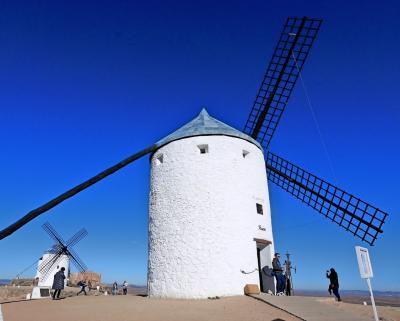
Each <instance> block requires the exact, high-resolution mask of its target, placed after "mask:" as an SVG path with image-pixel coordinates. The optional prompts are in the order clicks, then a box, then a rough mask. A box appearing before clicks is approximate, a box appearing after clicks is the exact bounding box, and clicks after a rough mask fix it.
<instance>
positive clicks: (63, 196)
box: [0, 145, 157, 243]
mask: <svg viewBox="0 0 400 321" xmlns="http://www.w3.org/2000/svg"><path fill="white" fill-rule="evenodd" d="M156 148H157V146H156V145H152V146H150V147H148V148H146V149H143V150H141V151H140V152H137V153H135V154H133V155H131V156H129V157H128V158H126V159H124V160H123V161H121V162H119V163H117V164H115V165H114V166H112V167H110V168H107V169H106V170H104V171H102V172H101V173H99V174H97V175H95V176H93V177H92V178H90V179H88V180H87V181H85V182H83V183H81V184H79V185H77V186H75V187H73V188H71V189H70V190H68V191H66V192H65V193H63V194H61V195H59V196H57V197H56V198H54V199H52V200H51V201H49V202H47V203H46V204H44V205H42V206H40V207H38V208H36V209H34V210H32V211H30V212H29V213H28V214H26V215H25V216H23V217H22V218H21V219H19V220H18V221H16V222H15V223H14V224H11V225H10V226H8V227H6V228H5V229H3V230H1V231H0V240H2V239H4V238H5V237H7V236H9V235H10V234H12V233H14V232H15V231H16V230H18V229H20V228H21V227H22V226H24V225H25V224H27V223H28V222H30V221H31V220H33V219H34V218H36V217H38V216H39V215H40V214H43V213H45V212H47V211H48V210H50V209H52V208H53V207H55V206H57V205H58V204H60V203H62V202H64V201H65V200H66V199H68V198H70V197H72V196H74V195H76V194H78V193H79V192H82V191H83V190H85V189H86V188H88V187H90V186H92V185H94V184H96V183H97V182H99V181H101V180H102V179H103V178H106V177H107V176H109V175H111V174H113V173H115V172H116V171H118V170H120V169H121V168H123V167H125V166H127V165H129V164H130V163H132V162H134V161H135V160H137V159H139V158H141V157H143V156H145V155H147V154H149V153H151V152H153V151H155V150H156ZM49 235H50V236H51V237H52V238H54V239H55V240H56V241H58V242H60V241H61V242H60V243H65V242H64V241H62V240H57V238H58V236H57V235H56V234H54V233H53V235H51V233H49Z"/></svg>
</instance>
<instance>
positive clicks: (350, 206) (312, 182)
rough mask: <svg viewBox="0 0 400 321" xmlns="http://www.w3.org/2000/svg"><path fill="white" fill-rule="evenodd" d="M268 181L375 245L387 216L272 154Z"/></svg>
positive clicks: (268, 164)
mask: <svg viewBox="0 0 400 321" xmlns="http://www.w3.org/2000/svg"><path fill="white" fill-rule="evenodd" d="M266 166H267V171H268V179H269V180H270V181H271V182H273V183H274V184H276V185H278V186H279V187H281V188H283V189H284V190H285V191H287V192H289V193H290V194H292V195H293V196H294V197H296V198H298V199H299V200H301V201H302V202H303V203H306V204H307V205H308V206H311V207H312V208H313V209H315V210H316V211H318V212H320V213H321V214H323V215H324V216H325V217H327V218H329V219H330V220H331V221H332V222H335V223H336V224H338V225H339V226H341V227H343V228H345V229H346V230H347V231H349V232H351V233H352V234H353V235H355V236H356V237H358V238H360V239H362V240H363V241H365V242H367V243H368V244H370V245H373V244H374V242H375V240H376V238H377V237H378V235H379V233H382V232H383V231H382V225H383V224H384V223H385V220H386V217H387V213H385V212H383V211H381V210H380V209H378V208H377V207H375V206H372V205H371V204H369V203H367V202H364V201H362V200H361V199H360V198H358V197H355V196H354V195H351V194H349V193H347V192H345V191H344V190H342V189H340V188H338V187H336V186H334V185H332V184H331V183H328V182H327V181H325V180H323V179H321V178H318V177H317V176H315V175H313V174H311V173H309V172H307V171H305V170H304V169H302V168H300V167H299V166H297V165H294V164H293V163H291V162H289V161H287V160H285V159H283V158H282V157H279V156H277V155H275V154H273V153H271V152H268V154H267V160H266Z"/></svg>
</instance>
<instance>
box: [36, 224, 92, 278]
mask: <svg viewBox="0 0 400 321" xmlns="http://www.w3.org/2000/svg"><path fill="white" fill-rule="evenodd" d="M42 227H43V229H44V230H45V231H46V233H47V234H48V235H49V236H50V237H51V238H52V239H53V240H54V241H55V242H56V243H55V244H54V245H53V246H52V248H51V249H50V250H49V251H47V252H46V253H44V255H43V257H41V258H40V260H39V262H38V270H37V274H36V277H37V278H39V284H38V285H39V286H52V284H53V276H54V274H55V273H56V272H57V271H58V270H59V269H61V267H64V268H65V272H64V273H65V276H66V277H68V274H69V270H70V269H69V263H70V262H72V263H73V264H74V265H75V267H76V268H77V269H78V271H80V272H84V271H86V270H87V267H86V265H85V263H83V261H82V260H81V259H80V258H79V256H78V254H77V253H76V252H75V250H74V249H73V248H72V247H73V246H74V245H76V244H77V243H78V242H80V241H81V240H82V239H83V238H84V237H85V236H86V235H87V234H88V232H87V231H86V229H84V228H82V229H80V230H79V231H78V232H77V233H75V234H74V236H72V237H71V238H70V239H69V240H68V241H64V239H63V238H62V237H61V235H60V234H59V233H57V231H56V230H55V229H54V228H53V227H52V226H51V225H50V223H48V222H46V223H45V224H43V225H42Z"/></svg>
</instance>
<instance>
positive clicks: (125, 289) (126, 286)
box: [122, 281, 128, 295]
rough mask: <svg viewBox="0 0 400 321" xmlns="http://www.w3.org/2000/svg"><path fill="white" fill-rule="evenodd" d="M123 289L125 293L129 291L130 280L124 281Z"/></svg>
mask: <svg viewBox="0 0 400 321" xmlns="http://www.w3.org/2000/svg"><path fill="white" fill-rule="evenodd" d="M122 291H123V293H124V295H126V294H127V293H128V282H126V281H124V283H122Z"/></svg>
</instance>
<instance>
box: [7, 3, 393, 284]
mask: <svg viewBox="0 0 400 321" xmlns="http://www.w3.org/2000/svg"><path fill="white" fill-rule="evenodd" d="M399 11H400V5H399V4H397V3H396V2H395V1H393V2H390V1H383V2H382V1H381V2H379V3H378V2H376V1H374V2H369V1H335V2H332V1H316V2H306V3H304V2H302V3H300V2H298V1H286V2H284V3H280V2H276V1H274V2H272V1H254V2H252V1H246V2H235V1H233V2H232V1H230V2H226V3H223V2H218V3H215V2H201V3H197V4H193V3H190V2H168V3H167V2H164V1H146V3H143V2H134V1H96V2H89V1H80V2H73V3H71V2H67V1H57V2H54V1H26V2H24V1H13V2H12V1H5V2H2V3H1V4H0V12H2V14H1V15H2V17H1V20H0V40H1V44H2V45H1V49H0V70H1V73H0V178H1V180H0V223H1V224H0V225H1V226H0V228H3V227H6V226H8V225H9V224H10V223H12V222H14V221H15V220H16V219H18V218H19V217H21V216H22V215H24V214H25V213H26V212H28V211H29V210H31V209H33V208H35V207H37V206H39V205H41V204H43V203H45V202H46V201H48V200H50V199H51V198H53V197H54V196H57V195H58V194H60V193H62V192H64V191H65V190H67V189H69V188H70V187H72V186H74V185H76V184H78V183H80V182H81V181H83V180H85V179H87V178H89V177H91V176H93V175H94V174H96V173H98V172H99V171H101V170H103V169H104V168H106V167H109V166H111V165H113V164H114V163H116V162H118V161H120V160H121V159H122V158H124V157H126V156H128V155H130V154H132V153H134V152H135V151H138V150H140V149H142V148H144V147H147V146H148V145H150V144H152V143H153V142H155V141H156V140H158V139H160V138H162V137H164V136H165V135H167V134H168V133H170V132H171V131H173V130H175V129H176V128H178V127H180V126H181V125H183V124H184V123H186V122H187V121H189V120H190V119H192V118H193V117H195V116H196V115H197V113H198V112H199V111H200V107H201V106H203V105H204V106H207V108H208V111H209V113H210V114H211V115H212V116H214V117H216V118H218V119H220V120H222V121H224V122H226V123H227V124H229V125H231V126H234V127H236V128H238V129H242V128H243V126H244V123H245V120H246V118H247V115H248V113H249V111H250V108H251V105H252V102H253V100H254V97H255V94H256V92H257V90H258V87H259V85H260V82H261V79H262V77H263V74H264V70H265V67H266V64H267V62H268V61H269V59H270V56H271V54H272V51H273V49H274V46H275V44H276V42H277V40H278V36H279V32H280V30H281V28H282V25H283V23H284V21H285V19H286V17H287V16H303V15H307V16H310V17H318V18H323V19H324V23H323V25H322V29H321V32H320V34H319V36H318V38H317V40H316V42H315V45H314V47H313V50H312V52H311V55H310V56H309V59H308V61H307V62H306V65H305V68H304V73H303V77H304V79H305V82H306V86H307V89H308V92H309V95H310V98H311V100H312V103H313V106H314V110H315V114H316V117H317V120H318V124H319V126H320V128H321V132H322V136H323V139H324V141H325V144H326V146H327V149H328V152H329V155H330V158H331V160H332V164H333V172H332V170H331V168H330V166H329V163H328V161H327V157H326V154H325V152H324V149H323V146H322V144H321V141H320V138H319V135H318V132H317V129H316V126H315V124H314V121H313V118H312V115H311V113H310V110H309V108H308V106H307V103H306V98H305V95H304V92H303V91H302V88H301V86H300V83H299V84H297V86H296V88H295V90H294V92H293V95H292V97H291V99H290V102H289V104H288V106H287V108H286V111H285V113H284V115H283V117H282V120H281V123H280V126H279V128H278V130H277V131H276V134H275V137H274V139H273V141H272V143H271V150H272V151H274V152H275V153H277V154H278V155H280V156H282V157H284V158H286V159H289V160H290V161H292V162H294V163H295V164H297V165H299V166H301V167H303V168H306V169H308V170H309V171H311V172H313V173H314V174H316V175H318V176H320V177H322V178H325V179H327V180H328V181H331V182H336V183H337V185H338V186H339V187H341V188H343V189H345V190H346V191H349V192H351V193H353V194H355V195H356V196H359V197H361V198H362V199H364V200H366V201H367V202H370V203H372V204H373V205H376V206H378V207H380V208H381V209H382V210H385V211H387V212H389V213H390V216H389V219H388V221H387V223H386V224H385V226H384V234H383V235H382V236H381V237H380V238H379V239H378V241H377V242H376V245H375V246H374V247H372V248H370V254H371V257H372V264H373V268H374V272H375V277H374V279H373V281H372V282H373V286H374V288H376V289H379V290H400V276H399V273H398V266H399V265H400V258H399V256H398V255H397V253H398V244H399V241H398V230H399V229H400V220H399V214H398V213H399V210H400V205H399V203H398V197H399V192H398V182H399V181H400V174H399V172H398V171H397V170H396V168H397V165H398V164H399V162H400V153H399V150H400V143H399V129H398V124H399V123H400V111H399V100H400V93H399V90H398V88H399V84H398V79H399V74H400V63H399V58H398V54H399V52H400V41H399V40H400V36H399V32H398V30H399V22H398V16H399V13H400V12H399ZM148 185H149V162H148V158H147V157H145V158H143V159H141V160H140V161H137V162H136V163H134V164H132V165H130V166H129V167H127V168H125V169H123V170H121V171H120V172H118V173H117V174H115V175H113V176H111V177H109V178H107V179H106V180H104V181H102V182H101V183H99V184H97V185H95V186H93V187H91V188H90V189H88V190H86V191H84V192H82V193H81V194H79V195H77V196H76V197H74V198H73V199H70V200H68V201H66V202H65V203H63V204H61V205H60V206H58V207H56V208H54V209H52V210H51V211H50V212H48V213H47V214H44V215H43V216H41V217H39V218H37V219H36V220H34V221H32V222H31V223H29V224H28V225H26V226H25V227H24V228H22V229H21V230H19V231H17V232H16V233H15V234H13V235H12V236H10V237H8V238H6V239H4V240H2V241H1V242H0V257H1V260H0V262H1V263H0V264H1V265H0V278H11V277H13V276H15V275H16V274H17V273H18V272H19V271H21V270H23V269H24V268H25V267H26V266H28V265H29V264H31V263H32V262H33V261H34V260H35V259H36V258H38V257H39V256H40V255H41V253H42V252H43V250H45V249H46V248H48V247H49V246H50V245H51V240H50V239H49V238H48V237H47V235H46V234H45V233H44V231H43V230H42V229H41V225H42V224H43V223H44V222H46V221H49V222H50V223H51V224H53V225H54V226H55V228H56V229H57V230H58V231H60V233H61V234H62V235H63V236H64V237H65V238H68V237H69V236H71V235H72V234H73V233H74V232H75V231H77V230H78V229H79V228H80V227H82V226H85V227H86V228H87V230H88V231H89V235H88V237H87V238H86V239H84V240H83V241H82V242H81V243H79V244H78V245H77V246H76V248H75V249H76V250H77V252H78V253H79V254H80V256H81V257H82V259H83V260H84V261H85V263H86V264H87V265H88V266H89V267H90V269H92V270H95V271H99V272H101V273H102V274H103V280H104V281H106V282H112V281H114V279H115V280H117V281H120V282H121V281H123V280H125V279H126V280H128V281H129V282H131V283H136V284H146V271H147V210H148V205H147V202H148ZM270 197H271V206H272V218H273V227H274V237H275V244H276V248H277V250H279V251H280V252H282V253H284V252H286V251H287V250H289V251H290V252H291V253H292V254H293V257H292V258H293V262H294V264H295V265H296V266H297V274H296V275H295V279H294V285H295V287H298V288H303V289H325V288H326V279H325V278H324V271H325V270H326V269H327V268H330V267H332V266H333V267H335V268H336V270H337V271H338V272H339V276H340V280H341V287H342V288H344V289H365V288H366V285H365V283H364V282H363V281H362V280H361V279H360V277H359V274H358V270H357V263H356V257H355V252H354V246H355V245H360V242H359V241H358V240H357V239H355V238H354V237H353V236H352V235H351V234H349V233H347V232H345V231H344V230H341V229H340V228H338V227H337V226H336V225H334V224H332V223H330V222H329V221H327V220H326V219H325V218H323V217H322V216H321V215H320V214H318V213H317V212H315V211H313V210H312V209H310V208H308V207H306V206H305V205H303V204H301V203H300V202H299V201H297V200H296V199H294V198H293V197H292V196H290V195H289V194H287V193H286V192H284V191H283V190H280V189H279V188H278V187H276V186H273V185H270ZM30 274H33V270H31V272H30ZM27 275H29V272H28V273H27Z"/></svg>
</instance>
